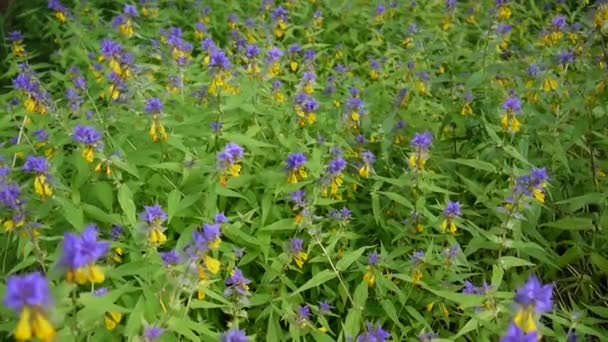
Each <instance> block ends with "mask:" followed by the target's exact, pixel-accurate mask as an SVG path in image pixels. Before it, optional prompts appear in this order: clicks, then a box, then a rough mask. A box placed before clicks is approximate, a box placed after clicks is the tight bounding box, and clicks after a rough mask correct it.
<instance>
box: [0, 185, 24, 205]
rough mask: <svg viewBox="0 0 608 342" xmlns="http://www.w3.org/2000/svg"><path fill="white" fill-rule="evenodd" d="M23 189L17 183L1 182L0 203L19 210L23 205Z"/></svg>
mask: <svg viewBox="0 0 608 342" xmlns="http://www.w3.org/2000/svg"><path fill="white" fill-rule="evenodd" d="M20 197H21V190H20V189H19V186H18V185H16V184H10V183H8V184H7V183H5V182H0V204H2V206H4V207H5V208H7V209H12V210H17V209H19V208H20V206H21V199H20Z"/></svg>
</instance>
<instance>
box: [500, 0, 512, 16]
mask: <svg viewBox="0 0 608 342" xmlns="http://www.w3.org/2000/svg"><path fill="white" fill-rule="evenodd" d="M512 13H513V12H512V11H511V8H510V7H509V5H508V0H496V16H497V17H498V21H507V20H509V19H510V18H511V14H512Z"/></svg>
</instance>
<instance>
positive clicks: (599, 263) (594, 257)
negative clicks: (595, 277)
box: [590, 253, 608, 274]
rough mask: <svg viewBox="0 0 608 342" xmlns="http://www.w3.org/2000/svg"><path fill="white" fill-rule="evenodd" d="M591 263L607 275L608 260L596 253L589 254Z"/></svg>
mask: <svg viewBox="0 0 608 342" xmlns="http://www.w3.org/2000/svg"><path fill="white" fill-rule="evenodd" d="M590 258H591V262H592V263H593V264H594V265H595V267H597V268H599V269H600V271H602V272H603V273H604V274H608V260H606V258H604V257H603V256H601V255H599V254H598V253H591V257H590Z"/></svg>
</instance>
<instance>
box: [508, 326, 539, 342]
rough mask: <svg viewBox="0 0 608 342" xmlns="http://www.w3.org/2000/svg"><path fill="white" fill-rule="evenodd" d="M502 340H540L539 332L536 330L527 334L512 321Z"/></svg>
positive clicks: (523, 341)
mask: <svg viewBox="0 0 608 342" xmlns="http://www.w3.org/2000/svg"><path fill="white" fill-rule="evenodd" d="M500 342H538V333H537V332H536V331H535V332H532V333H529V334H526V333H525V332H524V331H523V330H521V329H520V328H519V327H518V326H517V324H514V323H512V324H511V325H510V326H509V329H508V330H507V334H506V335H505V336H503V337H502V338H501V339H500Z"/></svg>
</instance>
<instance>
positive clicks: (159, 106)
mask: <svg viewBox="0 0 608 342" xmlns="http://www.w3.org/2000/svg"><path fill="white" fill-rule="evenodd" d="M163 109H164V106H163V103H162V102H161V101H160V99H158V98H155V97H154V98H151V99H149V100H148V101H146V113H148V114H158V113H160V112H162V111H163Z"/></svg>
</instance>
